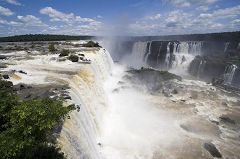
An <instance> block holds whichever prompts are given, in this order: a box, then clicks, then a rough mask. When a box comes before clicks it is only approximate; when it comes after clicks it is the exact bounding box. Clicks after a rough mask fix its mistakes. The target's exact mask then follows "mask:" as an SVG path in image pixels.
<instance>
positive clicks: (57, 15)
mask: <svg viewBox="0 0 240 159" xmlns="http://www.w3.org/2000/svg"><path fill="white" fill-rule="evenodd" d="M40 13H41V14H45V15H48V16H49V17H51V18H52V19H51V21H65V22H68V21H70V20H72V19H74V18H75V17H74V14H73V13H70V14H65V13H62V12H60V11H57V10H56V9H53V8H52V7H45V8H42V9H41V10H40Z"/></svg>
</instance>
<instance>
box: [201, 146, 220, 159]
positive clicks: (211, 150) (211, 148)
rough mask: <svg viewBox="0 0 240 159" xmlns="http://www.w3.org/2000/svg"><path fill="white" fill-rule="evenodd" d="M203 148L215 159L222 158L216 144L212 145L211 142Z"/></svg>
mask: <svg viewBox="0 0 240 159" xmlns="http://www.w3.org/2000/svg"><path fill="white" fill-rule="evenodd" d="M203 146H204V148H205V149H206V150H207V151H208V152H209V153H210V154H211V155H212V156H213V157H216V158H222V154H221V153H220V152H219V151H218V149H217V148H216V146H215V145H214V144H212V143H211V142H209V143H204V145H203Z"/></svg>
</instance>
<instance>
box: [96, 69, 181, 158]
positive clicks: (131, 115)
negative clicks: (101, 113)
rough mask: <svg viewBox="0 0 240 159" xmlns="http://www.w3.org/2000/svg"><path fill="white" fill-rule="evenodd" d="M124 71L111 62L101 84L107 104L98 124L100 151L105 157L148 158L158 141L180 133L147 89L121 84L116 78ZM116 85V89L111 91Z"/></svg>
mask: <svg viewBox="0 0 240 159" xmlns="http://www.w3.org/2000/svg"><path fill="white" fill-rule="evenodd" d="M124 74H125V69H124V67H123V66H120V65H115V67H114V70H113V74H112V76H111V77H110V78H109V79H108V80H107V81H106V84H105V91H106V93H107V97H108V105H109V107H108V110H107V112H106V114H105V117H104V122H103V123H104V124H103V125H102V134H101V137H100V141H101V144H102V146H101V153H102V154H103V156H105V158H106V159H134V158H136V159H152V158H153V157H154V154H155V152H157V151H158V150H159V148H160V145H165V146H166V145H167V142H168V144H170V143H171V142H174V140H175V143H177V142H178V141H177V139H180V136H178V133H177V132H176V128H175V125H174V121H173V116H172V114H168V113H167V112H164V111H162V110H161V109H158V108H157V105H155V104H153V103H152V102H151V99H150V97H149V95H148V93H147V92H145V93H144V92H141V91H139V90H136V89H133V88H131V87H130V88H128V89H122V88H121V85H119V84H118V82H119V81H121V80H122V77H123V75H124ZM116 88H119V91H117V92H115V91H113V90H114V89H116ZM173 132H174V133H173Z"/></svg>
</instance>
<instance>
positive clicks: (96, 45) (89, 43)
mask: <svg viewBox="0 0 240 159" xmlns="http://www.w3.org/2000/svg"><path fill="white" fill-rule="evenodd" d="M83 47H101V46H100V45H99V44H98V42H96V43H95V42H94V41H89V42H88V43H86V44H83Z"/></svg>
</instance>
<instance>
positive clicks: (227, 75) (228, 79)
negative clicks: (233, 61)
mask: <svg viewBox="0 0 240 159" xmlns="http://www.w3.org/2000/svg"><path fill="white" fill-rule="evenodd" d="M237 68H238V67H237V66H236V65H230V66H227V67H226V69H225V72H224V82H225V83H226V84H232V81H233V78H234V75H235V71H236V70H237Z"/></svg>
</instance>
